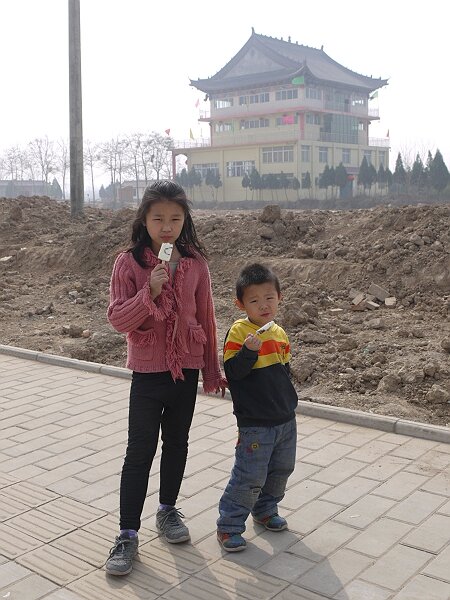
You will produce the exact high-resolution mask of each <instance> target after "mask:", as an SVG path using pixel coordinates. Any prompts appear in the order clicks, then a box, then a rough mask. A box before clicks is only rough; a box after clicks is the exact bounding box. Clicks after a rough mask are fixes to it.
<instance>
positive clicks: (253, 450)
mask: <svg viewBox="0 0 450 600" xmlns="http://www.w3.org/2000/svg"><path fill="white" fill-rule="evenodd" d="M296 448H297V423H296V420H295V418H293V419H291V420H290V421H288V422H287V423H283V425H275V426H274V427H240V428H239V439H238V442H237V445H236V454H235V461H234V466H233V469H232V471H231V477H230V481H229V482H228V485H227V487H226V488H225V491H224V493H223V495H222V498H221V499H220V502H219V515H220V516H219V518H218V519H217V530H218V531H222V532H226V533H231V534H234V533H243V532H244V531H245V521H246V519H247V517H248V515H249V514H250V513H252V515H253V516H254V517H255V518H256V519H261V518H263V517H267V516H270V515H273V514H274V513H276V512H278V503H279V502H280V501H281V500H282V499H283V498H284V492H285V490H286V483H287V480H288V478H289V475H290V474H291V473H292V471H293V470H294V466H295V453H296Z"/></svg>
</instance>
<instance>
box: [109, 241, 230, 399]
mask: <svg viewBox="0 0 450 600" xmlns="http://www.w3.org/2000/svg"><path fill="white" fill-rule="evenodd" d="M143 258H144V262H145V263H146V264H147V265H148V266H147V267H146V268H145V269H143V268H142V267H140V266H139V265H138V263H137V262H136V261H135V260H134V258H133V255H132V254H131V252H122V253H121V254H119V256H118V257H117V259H116V262H115V263H114V268H113V272H112V276H111V287H110V304H109V307H108V319H109V322H110V323H111V325H112V326H113V327H114V329H116V330H117V331H120V332H121V333H126V334H127V345H128V354H127V363H126V366H127V367H128V368H129V369H131V370H133V371H138V372H140V373H156V372H161V371H170V372H171V374H172V377H173V379H174V380H175V379H184V377H183V372H182V369H201V371H202V378H203V389H204V391H205V392H215V391H216V390H217V388H219V387H220V386H221V385H223V383H224V380H223V377H222V374H221V372H220V366H219V358H218V354H217V333H216V320H215V316H214V305H213V301H212V293H211V279H210V275H209V269H208V265H207V263H206V260H205V259H203V257H201V256H200V255H196V256H195V258H180V260H179V263H178V266H177V269H176V271H175V275H174V276H172V275H170V281H169V283H166V284H164V285H163V288H162V291H161V293H160V294H159V296H157V297H156V298H155V301H153V300H152V297H151V295H150V288H149V283H148V280H149V276H150V273H151V271H152V269H153V268H154V267H155V265H156V264H157V263H158V262H159V261H158V259H157V258H156V256H155V255H154V254H153V252H152V251H151V250H150V249H149V248H146V249H145V250H144V256H143Z"/></svg>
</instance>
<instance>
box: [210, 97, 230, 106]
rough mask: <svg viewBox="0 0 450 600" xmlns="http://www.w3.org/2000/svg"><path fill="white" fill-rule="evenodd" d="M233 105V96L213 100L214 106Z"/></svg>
mask: <svg viewBox="0 0 450 600" xmlns="http://www.w3.org/2000/svg"><path fill="white" fill-rule="evenodd" d="M230 106H233V98H217V99H216V100H214V108H230Z"/></svg>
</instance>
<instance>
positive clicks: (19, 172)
mask: <svg viewBox="0 0 450 600" xmlns="http://www.w3.org/2000/svg"><path fill="white" fill-rule="evenodd" d="M172 147H173V139H172V138H171V137H170V136H168V135H162V134H160V133H158V132H156V131H152V132H149V133H132V134H129V135H124V136H116V137H115V138H111V139H110V140H108V141H104V142H95V143H94V142H90V141H88V140H85V141H84V147H83V160H84V169H85V173H86V175H87V181H88V182H89V183H88V184H87V185H86V188H87V189H88V188H89V187H90V188H91V191H92V201H93V202H95V200H96V193H95V185H94V180H95V173H96V172H97V171H98V170H100V171H102V172H103V173H107V174H108V175H109V179H110V184H109V186H108V189H109V191H110V195H108V193H106V198H108V199H109V200H110V201H111V203H112V205H113V206H116V204H117V202H118V201H119V190H120V187H121V185H122V182H123V181H124V180H125V179H126V178H128V179H131V180H133V181H136V184H137V185H138V182H139V181H144V182H145V183H146V184H147V183H148V182H150V181H152V180H153V179H162V178H169V179H170V178H171V177H172V175H173V170H172V155H171V152H170V150H171V148H172ZM69 170H70V153H69V146H68V143H67V142H66V141H65V140H63V139H60V140H56V141H55V140H50V139H49V138H48V137H47V136H46V137H43V138H36V139H34V140H32V141H30V142H29V143H28V144H26V145H24V146H19V145H14V146H10V147H9V148H6V150H5V151H4V152H3V153H1V154H0V179H4V180H11V181H27V180H33V181H35V180H40V181H44V182H45V183H49V182H50V179H51V178H52V177H53V178H56V180H57V181H58V183H59V184H60V187H61V190H62V199H64V200H65V199H66V188H67V182H68V178H69Z"/></svg>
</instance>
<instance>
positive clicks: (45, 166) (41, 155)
mask: <svg viewBox="0 0 450 600" xmlns="http://www.w3.org/2000/svg"><path fill="white" fill-rule="evenodd" d="M28 148H29V152H30V153H31V155H32V157H33V158H34V159H35V161H36V162H37V164H38V165H39V168H40V170H41V175H42V179H43V180H44V181H45V183H48V178H49V175H50V173H53V171H54V170H55V150H54V143H53V142H52V141H50V140H49V139H48V137H47V136H45V138H36V139H34V140H33V141H32V142H30V143H29V145H28Z"/></svg>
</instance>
